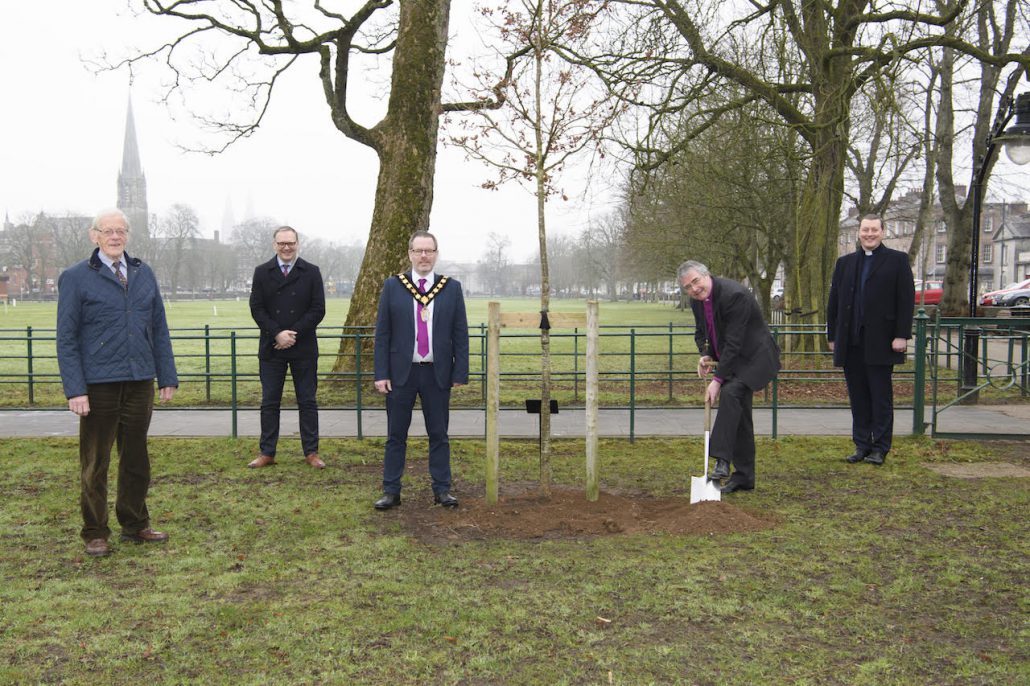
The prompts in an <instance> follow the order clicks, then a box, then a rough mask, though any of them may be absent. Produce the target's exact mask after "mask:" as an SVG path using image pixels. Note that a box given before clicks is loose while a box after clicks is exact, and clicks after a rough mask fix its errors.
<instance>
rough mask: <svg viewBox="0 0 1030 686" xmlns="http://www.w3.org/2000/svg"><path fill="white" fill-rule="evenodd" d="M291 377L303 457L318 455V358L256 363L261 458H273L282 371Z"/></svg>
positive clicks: (277, 439) (282, 378)
mask: <svg viewBox="0 0 1030 686" xmlns="http://www.w3.org/2000/svg"><path fill="white" fill-rule="evenodd" d="M287 366H289V368H290V372H291V374H292V375H293V392H294V393H295V394H296V396H297V409H298V410H299V414H300V444H301V447H302V448H303V449H304V454H305V455H310V454H311V453H317V452H318V403H317V402H316V400H315V393H316V392H317V391H318V358H316V357H312V358H310V359H309V358H304V359H299V360H282V359H277V358H273V359H271V360H258V375H259V376H260V377H261V443H260V446H261V454H262V455H270V456H271V457H275V449H276V445H277V444H278V443H279V407H280V405H281V404H282V399H283V384H284V383H285V382H286V367H287Z"/></svg>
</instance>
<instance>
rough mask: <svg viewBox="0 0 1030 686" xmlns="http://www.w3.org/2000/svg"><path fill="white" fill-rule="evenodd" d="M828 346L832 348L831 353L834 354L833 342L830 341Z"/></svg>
mask: <svg viewBox="0 0 1030 686" xmlns="http://www.w3.org/2000/svg"><path fill="white" fill-rule="evenodd" d="M826 345H828V346H829V347H830V352H831V353H832V352H833V341H828V342H827V343H826Z"/></svg>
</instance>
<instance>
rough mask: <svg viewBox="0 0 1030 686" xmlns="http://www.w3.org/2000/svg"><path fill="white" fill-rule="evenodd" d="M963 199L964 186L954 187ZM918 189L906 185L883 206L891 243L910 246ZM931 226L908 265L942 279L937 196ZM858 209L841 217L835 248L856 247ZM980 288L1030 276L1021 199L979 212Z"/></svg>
mask: <svg viewBox="0 0 1030 686" xmlns="http://www.w3.org/2000/svg"><path fill="white" fill-rule="evenodd" d="M955 195H956V196H957V197H958V198H959V200H960V201H961V200H962V199H964V198H965V197H966V189H965V187H962V186H957V187H956V188H955ZM919 198H920V192H919V191H918V190H914V191H909V192H908V193H907V194H905V195H904V196H902V197H900V198H898V199H897V200H895V201H894V202H892V203H891V204H890V205H889V206H888V208H887V210H886V211H885V212H884V218H885V220H886V223H887V237H886V238H885V239H884V243H886V244H887V245H888V246H889V247H891V248H894V249H895V250H901V251H903V252H908V250H909V246H911V245H912V239H913V238H914V235H915V227H916V221H917V220H918V218H919ZM930 217H931V218H930V222H931V223H930V226H928V227H927V229H926V230H925V231H924V233H923V240H922V245H920V246H919V252H918V254H917V255H916V260H915V263H914V264H913V268H912V271H913V272H914V273H915V277H916V278H917V279H923V280H927V281H942V280H943V279H944V270H945V267H946V266H947V262H948V236H949V234H948V227H947V225H946V224H945V222H944V212H943V210H942V209H941V205H940V202H935V203H934V206H933V209H932V210H931V213H930ZM858 226H859V219H858V210H856V209H854V208H852V209H851V211H850V212H849V213H848V216H847V218H846V219H844V221H842V222H841V223H840V235H839V238H838V246H837V247H838V253H839V254H841V255H844V254H846V253H849V252H851V251H853V250H855V246H856V245H857V242H858ZM980 229H981V236H980V260H979V288H980V292H981V293H985V292H987V291H992V290H996V289H998V288H1001V287H1003V286H1004V285H1005V284H1008V283H1011V282H1013V281H1019V280H1022V279H1025V278H1030V213H1028V212H1027V203H1025V202H988V203H984V205H983V213H982V215H981V218H980Z"/></svg>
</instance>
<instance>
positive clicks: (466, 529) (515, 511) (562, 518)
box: [391, 483, 778, 543]
mask: <svg viewBox="0 0 1030 686" xmlns="http://www.w3.org/2000/svg"><path fill="white" fill-rule="evenodd" d="M503 493H504V495H502V496H501V498H500V499H499V502H498V503H497V504H496V505H493V506H488V505H487V504H486V501H485V499H484V498H483V497H482V496H481V495H479V497H470V496H468V495H463V494H458V493H456V495H458V496H459V497H460V500H461V506H460V507H458V508H456V509H445V508H442V507H434V506H431V505H430V504H429V503H428V502H421V501H415V502H412V501H407V500H406V501H405V502H404V504H403V505H402V506H401V507H399V508H397V509H396V510H393V511H391V514H395V516H397V517H399V518H400V521H401V524H402V526H403V528H404V530H405V531H407V533H409V534H410V535H412V536H413V537H415V538H417V539H418V540H421V541H423V542H426V543H446V542H458V541H469V540H489V539H495V538H499V539H542V540H554V539H579V538H590V537H594V536H611V535H616V534H634V533H668V534H686V535H699V536H710V535H714V534H727V533H738V532H748V531H761V530H763V529H769V528H772V527H774V526H776V525H777V524H778V522H777V521H776V519H775V518H774V517H772V516H770V515H764V514H760V513H756V512H749V511H747V510H744V509H742V508H740V507H738V506H736V505H733V504H731V503H729V502H725V501H706V502H700V503H697V504H695V505H691V504H690V501H689V498H687V497H685V496H683V497H671V498H654V497H649V496H646V495H633V496H630V495H616V494H613V493H605V492H602V493H601V494H600V497H599V498H598V499H597V502H593V503H592V502H589V501H588V500H587V499H586V496H585V495H584V493H583V491H582V490H574V489H570V488H567V487H555V488H554V489H552V492H551V496H550V497H547V498H545V497H543V496H540V495H539V494H538V493H537V492H536V487H535V484H510V483H509V484H505V487H504V490H503Z"/></svg>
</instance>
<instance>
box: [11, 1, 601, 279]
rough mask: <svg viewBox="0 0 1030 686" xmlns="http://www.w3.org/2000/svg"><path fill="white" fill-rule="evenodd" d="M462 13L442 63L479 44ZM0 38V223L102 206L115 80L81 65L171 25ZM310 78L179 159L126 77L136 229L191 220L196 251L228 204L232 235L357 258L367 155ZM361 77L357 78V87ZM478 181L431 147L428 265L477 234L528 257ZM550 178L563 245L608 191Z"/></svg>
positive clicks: (512, 219)
mask: <svg viewBox="0 0 1030 686" xmlns="http://www.w3.org/2000/svg"><path fill="white" fill-rule="evenodd" d="M471 12H472V0H454V2H453V6H452V20H451V35H452V36H453V37H455V40H454V41H453V49H451V50H449V55H451V56H453V55H454V54H455V53H456V52H458V51H459V50H461V49H462V48H463V46H476V45H478V44H479V38H478V37H477V36H476V34H475V32H474V30H473V29H472V28H471V27H470V25H469V23H468V17H469V16H471ZM0 22H2V24H3V26H4V28H5V32H4V33H5V39H4V40H3V41H0V93H2V94H3V96H2V102H3V105H2V106H0V150H2V153H0V213H4V212H6V213H8V214H9V216H10V217H11V220H12V221H19V220H20V219H23V218H25V217H27V216H30V215H32V214H35V213H37V212H39V211H41V210H42V211H45V212H47V213H50V214H63V213H66V212H74V213H81V214H87V215H92V214H94V213H95V212H96V210H98V209H100V208H103V207H109V206H112V205H114V203H115V201H116V180H117V174H118V170H119V167H120V164H121V154H122V141H123V135H124V127H125V113H126V104H127V101H128V98H129V92H130V87H129V74H128V72H127V71H126V70H124V69H123V70H119V71H115V72H102V73H96V70H95V68H91V67H90V66H89V65H87V64H85V63H84V59H88V58H91V57H92V58H95V57H96V56H98V55H99V54H101V52H103V51H106V52H107V53H109V54H112V55H118V54H124V53H125V52H126V48H127V47H130V46H139V47H145V46H147V45H150V46H153V45H155V44H156V43H155V40H156V39H157V37H158V32H159V31H161V30H162V28H164V29H166V30H167V29H168V28H170V27H171V24H169V23H168V21H167V20H164V19H154V18H147V17H144V18H139V17H135V18H134V17H133V16H132V14H131V13H130V12H129V11H128V10H127V3H126V2H125V0H101V1H99V2H83V1H82V0H47V1H46V2H9V1H5V2H3V3H2V4H0ZM317 68H318V65H317V60H309V61H308V62H307V63H306V64H296V65H294V66H293V67H291V69H290V70H289V72H288V76H287V78H286V79H285V80H283V81H282V82H281V83H280V84H279V86H277V92H276V94H275V96H273V100H272V106H271V109H270V111H269V113H268V115H267V117H266V120H265V122H264V124H263V125H262V127H261V129H260V130H259V131H258V132H257V133H256V134H254V135H253V136H251V137H250V138H248V139H245V140H243V141H241V142H239V143H237V144H235V145H234V146H232V147H231V148H230V149H229V150H228V151H227V152H225V153H222V154H219V155H213V156H212V155H205V154H198V153H188V152H183V151H182V150H181V147H180V145H181V144H191V143H195V141H196V140H197V131H196V124H195V123H194V122H192V121H191V120H189V119H188V118H187V117H183V116H173V114H174V113H173V112H172V111H170V110H169V108H168V107H166V106H165V105H164V104H163V103H162V102H160V101H159V99H160V97H161V94H162V89H161V88H160V79H161V78H166V77H167V73H166V72H161V71H160V70H158V69H157V68H154V67H151V68H143V69H141V70H140V71H139V72H138V73H137V74H136V76H135V81H134V83H133V85H132V88H131V91H132V102H133V109H134V112H135V120H136V130H137V136H138V140H139V147H140V154H141V158H142V163H143V168H144V171H145V173H146V177H147V191H148V198H149V205H150V211H151V213H158V214H160V213H162V212H164V211H166V210H167V209H168V208H169V207H170V206H171V205H172V204H174V203H185V204H188V205H192V206H193V207H194V208H195V209H196V210H197V212H198V214H199V216H200V220H201V231H202V233H203V234H204V235H206V236H211V235H212V234H213V232H214V231H215V230H219V229H221V228H222V223H223V216H224V213H225V208H226V204H227V203H229V205H230V206H231V209H232V213H233V217H234V218H235V220H236V221H240V220H241V219H243V218H244V217H245V215H248V214H250V215H252V216H267V217H271V218H273V219H275V220H277V221H280V222H283V223H290V224H292V225H293V226H295V227H296V228H297V229H298V230H300V231H301V232H302V234H307V235H313V236H319V237H321V238H324V239H327V240H332V241H335V242H340V243H356V242H360V243H364V241H365V240H366V238H367V235H368V229H369V223H370V221H371V215H372V205H373V199H374V193H375V183H376V173H377V169H378V162H377V160H376V157H375V154H374V153H373V152H372V151H371V150H369V149H368V148H365V147H364V146H361V145H359V144H358V143H355V142H352V141H350V140H348V139H347V138H345V137H344V136H343V134H342V133H340V132H339V131H337V130H336V129H335V128H334V127H333V125H332V123H331V122H330V120H329V116H328V106H327V105H326V103H325V100H324V98H323V95H322V91H321V85H320V82H319V80H318V78H317ZM364 76H365V75H364V74H360V73H359V77H362V78H360V79H359V80H361V81H364V80H365V79H364V78H363V77H364ZM383 78H384V77H382V76H380V77H378V81H376V77H375V75H372V79H370V80H372V81H373V82H374V83H373V84H372V85H371V86H369V87H367V88H365V89H364V92H362V91H361V90H359V91H358V93H357V95H356V96H355V97H354V98H352V102H354V103H355V105H356V111H357V113H358V117H359V118H360V119H361V121H362V123H366V124H372V123H374V122H375V121H376V120H377V118H378V116H377V115H378V114H379V113H380V111H381V108H380V104H379V99H377V95H379V94H381V93H382V92H383V91H384V89H385V85H386V84H385V83H384V81H383ZM489 173H490V170H489V169H488V168H487V167H485V166H484V165H482V164H481V163H478V162H474V161H466V160H465V157H464V154H463V153H462V152H460V151H458V150H455V149H452V148H449V147H446V146H441V148H440V155H439V162H438V168H437V174H436V187H435V199H434V206H433V214H432V230H433V231H435V232H436V233H437V235H438V237H439V238H440V242H441V257H442V258H443V259H445V260H456V261H475V260H476V259H477V258H478V257H479V256H480V255H481V253H482V252H483V247H484V244H485V237H486V235H487V234H488V233H490V232H497V233H500V234H502V235H505V236H507V237H508V238H510V240H511V244H512V248H511V252H512V258H513V260H515V261H523V260H527V259H529V258H531V257H533V256H535V254H536V245H537V239H536V220H535V205H534V200H533V197H532V195H530V194H529V193H528V192H527V191H525V190H523V189H521V188H519V187H517V186H510V187H505V188H502V189H501V190H499V191H487V190H483V189H481V188H480V184H481V183H482V182H483V181H484V180H485V179H487V178H488V176H489ZM565 178H566V184H565V185H566V188H567V190H568V195H569V198H570V200H569V201H567V202H563V201H560V200H557V201H551V202H549V203H548V220H549V223H550V230H552V231H554V232H562V233H576V232H578V231H579V230H581V229H582V228H583V227H585V226H586V224H587V222H588V221H589V217H590V214H591V213H598V212H604V211H605V210H606V208H607V207H608V205H609V202H610V201H609V200H608V198H609V197H611V195H612V189H610V188H601V189H598V188H596V184H595V186H594V188H592V189H591V191H590V195H584V193H585V192H586V190H587V182H586V174H585V172H584V171H583V170H572V171H571V172H570V173H569V174H568V175H567V176H566V177H565ZM608 178H609V179H610V178H611V176H610V175H609V177H608ZM585 198H588V199H585ZM0 216H2V215H0Z"/></svg>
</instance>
